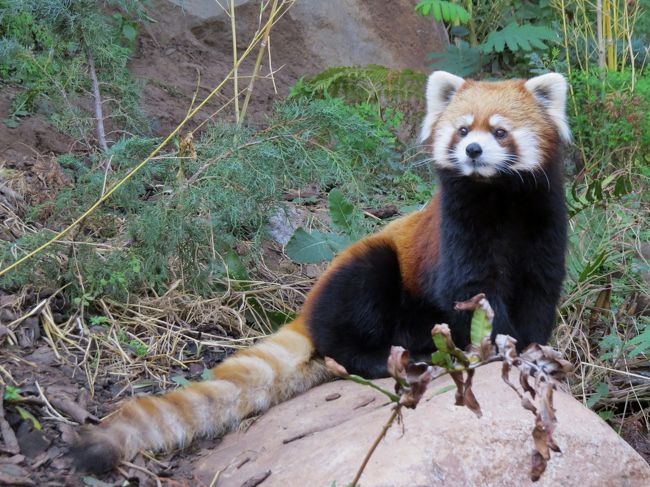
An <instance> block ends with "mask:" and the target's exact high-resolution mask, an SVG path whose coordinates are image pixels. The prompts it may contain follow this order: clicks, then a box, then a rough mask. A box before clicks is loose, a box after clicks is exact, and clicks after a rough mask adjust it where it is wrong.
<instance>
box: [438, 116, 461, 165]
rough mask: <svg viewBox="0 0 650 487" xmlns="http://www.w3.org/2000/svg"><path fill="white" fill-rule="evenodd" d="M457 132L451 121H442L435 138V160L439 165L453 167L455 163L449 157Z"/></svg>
mask: <svg viewBox="0 0 650 487" xmlns="http://www.w3.org/2000/svg"><path fill="white" fill-rule="evenodd" d="M455 132H456V127H454V126H453V125H452V124H451V123H449V122H445V123H441V124H440V125H439V126H438V128H437V129H436V133H435V136H434V138H433V161H434V163H435V164H436V165H437V166H438V167H444V168H448V169H453V168H454V167H455V164H454V163H453V162H452V161H451V160H450V159H449V146H450V145H451V139H452V138H453V136H454V133H455Z"/></svg>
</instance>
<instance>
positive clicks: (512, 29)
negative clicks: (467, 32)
mask: <svg viewBox="0 0 650 487" xmlns="http://www.w3.org/2000/svg"><path fill="white" fill-rule="evenodd" d="M557 40H558V36H557V34H556V33H555V32H554V31H553V30H551V29H549V28H548V27H546V26H543V25H531V24H523V25H519V24H517V23H516V22H512V23H510V24H508V25H507V26H506V27H504V28H503V29H501V30H499V31H495V32H491V33H490V35H489V36H488V37H487V39H486V40H485V42H483V44H481V45H480V46H479V48H480V49H481V51H482V52H483V53H485V54H489V53H491V52H493V51H494V52H497V53H500V52H503V51H504V49H505V48H506V47H507V48H508V50H509V51H511V52H518V51H522V50H523V51H532V50H533V48H535V49H547V48H548V46H547V45H546V44H545V43H544V41H557Z"/></svg>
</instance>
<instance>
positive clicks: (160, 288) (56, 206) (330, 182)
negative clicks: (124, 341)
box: [0, 98, 396, 322]
mask: <svg viewBox="0 0 650 487" xmlns="http://www.w3.org/2000/svg"><path fill="white" fill-rule="evenodd" d="M157 143H158V141H157V140H155V139H148V138H141V137H132V138H130V139H125V140H122V141H119V142H117V143H116V144H114V145H113V146H112V147H111V148H110V151H109V156H110V160H111V164H112V167H113V170H114V172H109V173H108V174H106V173H105V171H104V168H103V167H101V165H100V163H99V162H98V161H97V162H96V161H95V160H94V159H93V158H89V160H85V161H84V160H80V159H77V158H74V157H71V156H65V157H62V158H61V161H60V162H61V165H62V166H63V167H64V170H65V171H67V172H69V174H70V176H71V177H72V178H73V179H74V180H75V181H76V182H75V184H74V186H71V187H68V188H64V189H63V190H62V191H61V192H60V193H59V195H58V197H57V199H56V200H55V201H52V202H50V201H48V202H46V203H44V204H43V205H41V206H40V207H38V208H34V210H33V215H32V217H33V218H34V219H36V218H37V217H38V218H39V219H40V220H43V215H45V216H46V217H45V220H44V221H42V223H43V224H44V225H46V226H48V227H50V228H60V227H61V225H62V224H64V223H65V222H69V221H71V220H73V219H74V218H77V217H78V216H79V215H80V214H81V213H82V212H83V211H84V210H85V209H86V208H87V207H89V206H90V205H91V204H92V203H93V202H94V201H96V199H97V198H99V196H100V195H101V194H102V191H103V188H104V187H105V184H106V187H110V186H111V185H112V184H114V183H115V182H116V181H117V180H118V179H120V178H122V177H123V176H124V175H125V174H126V173H127V172H128V171H129V170H131V169H132V168H133V167H134V166H135V165H136V164H137V163H138V162H139V161H140V160H141V159H142V157H143V156H144V155H145V154H147V153H148V152H149V151H150V150H151V148H152V147H154V146H155V145H156V144H157ZM395 144H396V142H395V140H394V136H393V135H392V133H391V131H390V130H389V129H387V127H386V123H385V122H383V120H382V119H381V118H380V117H378V116H377V114H376V113H375V112H374V111H368V110H365V109H364V108H359V107H354V106H350V105H347V104H346V103H345V102H343V100H341V99H328V100H319V99H313V100H308V99H304V98H303V99H300V100H297V101H290V102H286V103H281V104H278V105H277V106H276V109H275V112H274V113H273V115H272V116H271V117H270V119H269V120H268V127H267V128H266V129H261V130H259V131H254V130H247V129H241V128H237V127H235V126H231V125H225V124H213V125H210V126H208V127H207V128H206V130H205V132H204V133H203V135H202V136H201V138H200V139H199V140H198V141H197V142H196V146H195V148H196V152H197V158H196V159H195V160H192V159H187V158H186V159H184V161H183V167H184V172H183V175H180V174H179V167H180V161H179V159H178V158H177V157H176V154H174V153H172V154H168V156H167V157H161V158H157V159H155V160H152V161H151V162H150V163H149V164H148V165H146V166H145V167H144V168H143V169H142V171H140V172H139V173H137V174H136V175H135V176H134V177H133V178H132V179H131V180H130V181H129V182H128V183H127V184H126V185H125V186H124V187H123V188H122V189H120V190H119V191H117V192H116V193H115V195H114V197H112V198H111V199H110V200H109V201H107V202H106V203H105V204H104V205H102V207H101V208H99V209H98V210H97V211H95V212H94V213H93V214H92V215H91V216H90V217H88V218H87V219H86V220H85V221H84V222H83V224H82V227H81V228H80V229H79V230H78V231H77V232H76V233H74V232H73V233H72V234H71V238H72V239H74V240H75V241H77V242H79V244H78V245H76V246H75V250H74V252H71V251H70V247H69V246H64V245H61V244H58V245H55V246H54V247H52V248H51V250H48V251H47V252H45V253H42V254H39V255H38V256H37V257H35V260H34V261H33V264H34V265H32V266H23V267H21V268H19V269H17V270H16V271H15V272H12V273H10V274H8V275H7V276H6V277H5V276H3V280H2V282H1V284H0V286H2V287H3V288H16V287H18V286H21V285H25V284H32V285H35V286H48V287H50V286H53V285H58V284H60V285H64V284H71V285H70V286H69V287H68V288H66V292H69V293H70V294H71V296H72V297H73V298H74V299H76V300H77V303H78V304H79V305H83V306H86V307H87V306H92V303H93V302H94V301H95V300H96V299H99V298H101V297H104V296H108V297H111V298H114V299H120V300H125V299H128V296H129V294H131V293H140V292H144V291H145V290H147V289H154V290H155V291H156V292H164V291H165V290H166V289H167V288H168V286H169V284H171V283H172V282H174V281H176V280H178V279H181V280H182V285H183V287H184V289H186V290H188V291H190V292H195V293H198V294H201V295H210V294H213V293H214V292H218V291H219V290H223V289H225V287H224V281H225V280H226V279H237V280H246V279H249V276H248V273H247V268H248V267H250V266H252V265H253V264H254V259H252V258H251V257H250V256H241V257H240V256H239V255H238V254H237V252H235V250H234V248H235V246H236V245H237V244H238V243H239V242H240V241H242V240H249V241H252V242H253V243H256V242H257V243H258V242H259V241H260V240H261V238H262V237H263V236H264V234H265V227H266V223H267V218H268V216H269V215H270V214H271V213H272V212H275V211H277V210H278V209H279V208H280V206H281V204H282V203H281V201H282V198H281V195H282V193H283V192H284V191H286V190H288V189H294V188H297V187H298V188H299V187H304V186H306V185H308V184H315V185H316V187H318V188H321V189H325V188H330V187H332V186H338V187H339V188H340V190H341V192H340V193H338V192H337V191H334V192H333V194H332V195H331V205H332V208H333V211H334V213H333V214H334V215H335V224H338V225H340V227H341V229H343V230H344V231H352V230H356V231H358V232H361V227H359V228H357V225H356V222H357V218H359V216H358V213H357V211H356V210H354V211H352V213H350V206H349V205H350V202H349V201H347V200H346V199H345V198H343V197H342V194H346V195H347V196H348V198H350V200H351V201H352V202H354V203H355V206H356V203H362V202H364V201H366V199H367V196H366V195H367V194H372V192H373V191H374V188H376V187H381V186H382V185H383V180H382V176H381V174H382V173H383V171H384V170H385V169H386V167H387V164H388V162H389V161H391V160H392V158H394V157H395V153H396V147H395ZM382 161H386V163H383V164H382ZM382 166H383V167H382ZM106 176H107V181H104V178H105V177H106ZM47 215H50V216H49V217H47ZM50 235H51V233H50V232H49V231H41V232H38V233H36V234H28V235H27V236H25V237H23V238H22V239H20V240H18V241H16V242H7V241H3V242H0V266H2V267H4V266H6V265H7V264H9V263H10V262H13V261H14V260H15V259H16V258H17V257H19V256H21V255H24V253H25V252H27V251H28V250H29V249H32V248H34V246H35V245H38V244H39V243H43V242H44V240H45V239H47V238H48V237H49V236H50ZM352 235H353V237H354V238H357V236H358V234H355V233H354V232H352ZM330 241H331V242H334V244H333V245H336V250H337V251H338V250H340V248H342V247H343V246H345V245H347V244H349V242H350V240H349V239H347V237H345V238H344V237H332V238H330ZM96 242H99V243H101V244H102V245H101V246H96V245H87V244H85V243H88V244H93V243H96ZM82 285H83V286H82ZM82 287H83V290H82ZM277 318H278V320H279V321H278V322H280V321H286V319H287V317H286V315H285V316H283V317H279V316H278V317H277Z"/></svg>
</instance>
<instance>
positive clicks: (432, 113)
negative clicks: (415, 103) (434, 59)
mask: <svg viewBox="0 0 650 487" xmlns="http://www.w3.org/2000/svg"><path fill="white" fill-rule="evenodd" d="M464 82H465V80H464V79H463V78H460V77H458V76H456V75H453V74H451V73H447V72H445V71H434V72H433V73H432V74H431V76H429V81H427V114H426V116H425V117H424V122H422V129H421V130H420V137H419V141H420V142H424V141H425V140H427V139H428V138H429V136H430V135H431V129H432V128H433V124H434V123H436V120H437V119H438V117H439V116H440V114H441V113H442V112H443V111H444V110H445V108H446V107H447V105H449V102H450V101H451V99H452V97H453V96H454V93H456V92H457V91H458V89H459V88H460V87H461V86H462V85H463V83H464Z"/></svg>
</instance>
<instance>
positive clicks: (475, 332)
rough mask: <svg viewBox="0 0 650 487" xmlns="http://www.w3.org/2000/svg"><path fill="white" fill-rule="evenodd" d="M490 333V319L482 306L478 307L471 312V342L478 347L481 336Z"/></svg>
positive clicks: (481, 339)
mask: <svg viewBox="0 0 650 487" xmlns="http://www.w3.org/2000/svg"><path fill="white" fill-rule="evenodd" d="M491 333H492V321H491V320H490V319H489V318H488V315H487V312H486V310H485V309H484V308H482V307H480V306H479V307H478V308H476V309H475V310H474V313H473V314H472V322H471V325H470V337H471V343H472V345H473V346H475V347H480V346H481V342H482V341H483V338H485V337H489V336H490V335H491Z"/></svg>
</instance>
